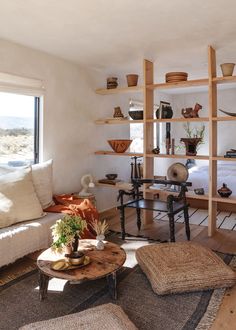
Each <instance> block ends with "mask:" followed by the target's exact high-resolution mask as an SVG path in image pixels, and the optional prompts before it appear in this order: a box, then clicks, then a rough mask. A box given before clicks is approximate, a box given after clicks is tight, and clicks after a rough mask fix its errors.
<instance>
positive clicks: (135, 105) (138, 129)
mask: <svg viewBox="0 0 236 330" xmlns="http://www.w3.org/2000/svg"><path fill="white" fill-rule="evenodd" d="M157 109H158V106H157V105H156V104H154V109H153V111H154V118H155V113H156V110H157ZM137 110H138V111H143V102H141V101H136V100H132V99H131V100H130V102H129V111H137ZM160 126H161V125H159V124H158V123H157V124H154V127H153V129H154V142H153V145H154V147H156V146H159V145H160V138H161V127H160ZM130 139H131V140H133V142H132V144H131V146H130V151H131V152H141V153H142V152H143V124H132V125H130Z"/></svg>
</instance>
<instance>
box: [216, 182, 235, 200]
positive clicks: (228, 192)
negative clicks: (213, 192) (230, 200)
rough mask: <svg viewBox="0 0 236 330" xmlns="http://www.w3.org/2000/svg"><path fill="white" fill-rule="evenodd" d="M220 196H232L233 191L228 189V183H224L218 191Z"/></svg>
mask: <svg viewBox="0 0 236 330" xmlns="http://www.w3.org/2000/svg"><path fill="white" fill-rule="evenodd" d="M218 194H219V195H220V196H221V197H224V198H225V197H229V196H230V195H231V194H232V190H230V189H229V188H228V187H227V184H226V183H223V186H222V187H221V188H220V189H218Z"/></svg>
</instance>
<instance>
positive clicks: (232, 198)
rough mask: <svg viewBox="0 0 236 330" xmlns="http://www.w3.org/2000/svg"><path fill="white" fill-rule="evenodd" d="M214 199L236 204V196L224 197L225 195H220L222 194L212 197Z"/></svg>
mask: <svg viewBox="0 0 236 330" xmlns="http://www.w3.org/2000/svg"><path fill="white" fill-rule="evenodd" d="M212 200H213V201H214V202H220V203H228V204H236V197H228V198H224V197H220V196H214V197H212Z"/></svg>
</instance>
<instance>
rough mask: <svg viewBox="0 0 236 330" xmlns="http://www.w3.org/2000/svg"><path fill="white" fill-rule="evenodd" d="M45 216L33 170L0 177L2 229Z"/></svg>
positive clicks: (0, 221)
mask: <svg viewBox="0 0 236 330" xmlns="http://www.w3.org/2000/svg"><path fill="white" fill-rule="evenodd" d="M43 215H44V213H43V210H42V207H41V205H40V202H39V200H38V197H37V195H36V192H35V189H34V185H33V181H32V171H31V168H25V169H21V170H19V171H15V172H12V173H8V174H6V175H3V176H0V228H3V227H7V226H10V225H12V224H14V223H18V222H21V221H26V220H31V219H36V218H40V217H42V216H43Z"/></svg>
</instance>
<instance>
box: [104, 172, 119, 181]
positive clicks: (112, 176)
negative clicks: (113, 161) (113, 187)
mask: <svg viewBox="0 0 236 330" xmlns="http://www.w3.org/2000/svg"><path fill="white" fill-rule="evenodd" d="M106 177H107V179H108V180H115V179H116V178H117V177H118V174H115V173H110V174H106Z"/></svg>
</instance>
